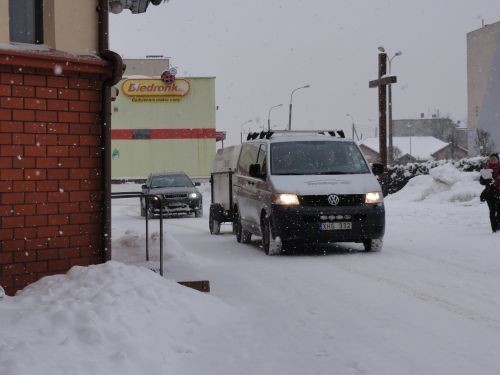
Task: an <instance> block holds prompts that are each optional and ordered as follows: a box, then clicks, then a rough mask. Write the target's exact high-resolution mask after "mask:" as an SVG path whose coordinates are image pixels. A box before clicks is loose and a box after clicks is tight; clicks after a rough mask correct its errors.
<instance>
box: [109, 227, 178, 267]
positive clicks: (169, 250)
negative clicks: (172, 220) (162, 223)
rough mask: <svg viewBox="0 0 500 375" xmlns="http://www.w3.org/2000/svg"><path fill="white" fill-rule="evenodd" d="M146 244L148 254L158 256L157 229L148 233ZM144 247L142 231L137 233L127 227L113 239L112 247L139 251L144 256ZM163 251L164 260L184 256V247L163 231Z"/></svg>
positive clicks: (158, 241)
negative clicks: (149, 251) (148, 250)
mask: <svg viewBox="0 0 500 375" xmlns="http://www.w3.org/2000/svg"><path fill="white" fill-rule="evenodd" d="M148 245H149V248H150V250H151V253H150V254H151V256H152V258H153V259H156V258H158V257H159V248H160V232H159V231H154V232H152V233H150V234H149V242H148ZM145 247H146V236H145V235H144V234H143V233H138V232H137V231H136V230H134V229H127V230H126V231H125V233H124V234H122V235H120V236H119V237H118V238H117V239H116V240H113V248H114V249H117V248H119V249H120V252H132V253H140V254H143V255H144V256H145V250H144V249H145ZM163 251H164V254H163V256H164V259H166V260H168V259H173V258H183V257H185V256H186V251H185V249H184V248H183V247H182V246H181V245H180V244H179V243H178V242H177V241H176V240H175V238H174V237H173V236H172V235H171V234H169V233H168V232H167V233H163ZM158 259H159V258H158ZM158 259H156V260H158Z"/></svg>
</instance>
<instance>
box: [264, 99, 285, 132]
mask: <svg viewBox="0 0 500 375" xmlns="http://www.w3.org/2000/svg"><path fill="white" fill-rule="evenodd" d="M282 105H283V104H277V105H275V106H272V107H271V108H269V112H267V130H268V131H270V130H271V111H272V110H273V108H277V107H281V106H282Z"/></svg>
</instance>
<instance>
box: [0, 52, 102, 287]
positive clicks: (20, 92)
mask: <svg viewBox="0 0 500 375" xmlns="http://www.w3.org/2000/svg"><path fill="white" fill-rule="evenodd" d="M2 53H5V52H0V285H1V286H2V287H3V288H4V289H5V290H6V292H7V293H8V294H10V295H12V294H14V293H15V292H16V291H17V290H19V289H22V288H23V287H24V286H26V285H27V284H29V283H31V282H34V281H36V280H37V279H39V278H41V277H43V276H46V275H51V274H56V273H63V272H66V271H67V270H68V269H69V268H70V267H72V266H73V265H88V264H95V263H100V262H102V261H103V259H104V249H103V246H104V245H103V244H104V242H103V236H104V232H103V230H104V229H103V226H104V222H103V220H104V217H103V212H104V211H103V207H104V205H105V204H104V190H103V189H104V188H103V181H104V180H103V139H102V128H103V125H102V122H103V121H102V119H101V112H102V104H101V86H102V80H103V79H104V77H105V75H104V74H103V71H104V66H103V63H102V62H99V61H96V62H95V63H94V64H95V66H93V65H92V64H90V65H89V64H88V62H84V63H82V62H79V61H71V69H66V66H67V65H68V64H67V61H66V63H64V59H63V58H62V57H61V56H56V57H54V56H51V55H49V54H48V55H47V56H45V59H44V60H43V61H39V60H36V59H35V60H31V59H30V56H29V54H28V56H25V55H23V56H21V58H20V57H19V56H17V59H16V58H13V57H12V56H11V58H10V59H4V60H2V56H1V54H2ZM96 60H97V59H96ZM59 62H60V63H61V64H60V65H58V66H62V67H63V72H62V74H59V75H56V74H55V73H54V71H59V70H60V69H59V68H58V69H50V68H49V67H50V66H52V65H54V64H58V63H59ZM92 70H95V72H93V71H92Z"/></svg>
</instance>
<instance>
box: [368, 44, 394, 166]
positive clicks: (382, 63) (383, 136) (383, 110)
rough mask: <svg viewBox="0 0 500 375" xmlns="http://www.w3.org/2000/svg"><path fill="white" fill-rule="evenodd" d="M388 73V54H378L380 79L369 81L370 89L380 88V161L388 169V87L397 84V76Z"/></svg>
mask: <svg viewBox="0 0 500 375" xmlns="http://www.w3.org/2000/svg"><path fill="white" fill-rule="evenodd" d="M386 73H387V54H386V53H379V54H378V79H376V80H373V81H369V82H368V87H370V88H373V87H378V127H379V136H378V139H379V147H378V149H379V154H380V161H381V163H382V164H383V165H384V168H385V169H387V90H386V86H387V85H390V84H392V83H396V81H397V79H396V77H395V76H387V77H386V76H385V74H386Z"/></svg>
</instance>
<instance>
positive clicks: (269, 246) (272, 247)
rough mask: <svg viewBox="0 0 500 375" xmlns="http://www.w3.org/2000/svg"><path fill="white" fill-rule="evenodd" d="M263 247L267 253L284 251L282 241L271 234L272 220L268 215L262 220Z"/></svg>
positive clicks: (275, 253)
mask: <svg viewBox="0 0 500 375" xmlns="http://www.w3.org/2000/svg"><path fill="white" fill-rule="evenodd" d="M261 232H262V248H263V249H264V253H265V254H266V255H278V254H279V253H281V251H282V244H281V241H276V240H274V239H273V238H272V235H271V221H270V220H269V218H268V217H263V218H262V220H261Z"/></svg>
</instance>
